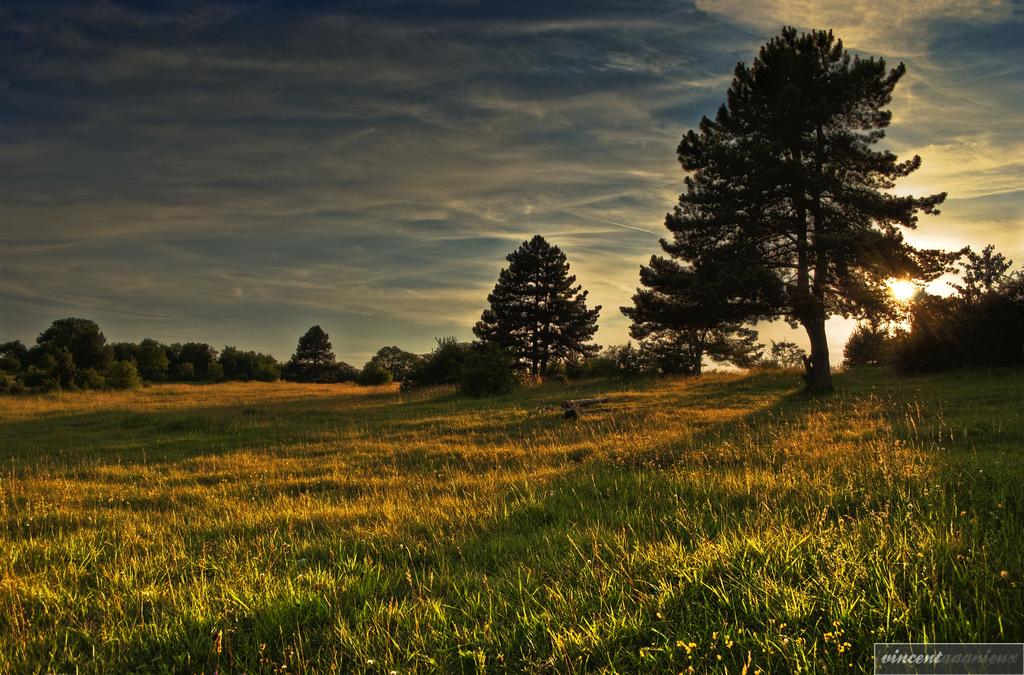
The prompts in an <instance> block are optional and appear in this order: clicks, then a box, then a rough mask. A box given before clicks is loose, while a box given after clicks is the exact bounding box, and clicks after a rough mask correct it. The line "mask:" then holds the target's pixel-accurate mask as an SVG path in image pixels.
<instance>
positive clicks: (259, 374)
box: [253, 363, 281, 382]
mask: <svg viewBox="0 0 1024 675" xmlns="http://www.w3.org/2000/svg"><path fill="white" fill-rule="evenodd" d="M253 379H254V380H257V381H258V382H277V381H278V380H280V379H281V369H280V368H279V367H278V366H277V365H276V364H273V363H263V364H260V366H259V367H258V368H257V369H256V373H255V375H254V376H253Z"/></svg>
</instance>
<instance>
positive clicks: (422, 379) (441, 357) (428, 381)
mask: <svg viewBox="0 0 1024 675" xmlns="http://www.w3.org/2000/svg"><path fill="white" fill-rule="evenodd" d="M469 350H470V345H469V344H468V343H466V342H459V341H458V340H456V339H455V338H453V337H447V338H438V339H437V347H435V348H434V351H432V352H430V353H429V354H427V355H426V357H424V359H423V361H422V362H420V363H419V364H418V365H417V366H416V367H415V368H413V370H412V371H411V372H410V373H409V375H408V376H407V377H406V379H405V380H403V381H402V389H412V388H415V387H434V386H437V385H442V384H455V383H457V382H458V381H459V370H460V369H461V368H462V364H463V362H464V361H465V360H466V357H467V356H468V354H469Z"/></svg>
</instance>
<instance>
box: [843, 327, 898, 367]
mask: <svg viewBox="0 0 1024 675" xmlns="http://www.w3.org/2000/svg"><path fill="white" fill-rule="evenodd" d="M894 339H895V338H894V336H893V335H891V334H890V333H889V330H888V329H887V328H885V327H883V326H879V325H877V324H861V325H859V326H857V327H856V328H855V329H854V331H853V332H852V333H850V338H849V339H848V340H847V341H846V346H845V347H843V365H844V366H846V367H847V368H857V367H859V366H877V365H880V364H883V363H888V362H889V361H891V360H892V350H893V342H894Z"/></svg>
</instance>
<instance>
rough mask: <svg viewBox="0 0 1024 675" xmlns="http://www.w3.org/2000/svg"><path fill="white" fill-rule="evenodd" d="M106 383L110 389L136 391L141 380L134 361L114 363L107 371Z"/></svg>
mask: <svg viewBox="0 0 1024 675" xmlns="http://www.w3.org/2000/svg"><path fill="white" fill-rule="evenodd" d="M106 383H107V386H108V387H110V388H111V389H138V388H139V387H141V386H142V378H141V377H139V370H138V368H136V367H135V362H134V361H114V362H113V363H112V364H110V367H109V368H108V369H107V379H106Z"/></svg>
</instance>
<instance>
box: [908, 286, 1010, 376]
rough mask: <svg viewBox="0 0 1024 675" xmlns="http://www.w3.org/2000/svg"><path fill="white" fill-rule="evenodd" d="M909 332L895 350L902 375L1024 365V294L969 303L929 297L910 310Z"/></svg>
mask: <svg viewBox="0 0 1024 675" xmlns="http://www.w3.org/2000/svg"><path fill="white" fill-rule="evenodd" d="M910 326H911V328H910V333H909V334H908V335H907V336H906V337H905V338H904V339H902V340H900V342H899V344H898V345H897V346H896V348H895V350H894V359H893V361H894V363H895V365H896V368H897V369H898V370H899V371H901V372H905V373H927V372H935V371H939V370H947V369H950V368H960V367H965V366H981V367H988V366H1015V365H1016V366H1019V365H1024V293H1022V294H1021V295H1013V294H1010V293H995V292H993V293H988V294H985V295H983V296H981V297H978V298H977V299H974V298H972V299H970V300H968V299H965V298H957V297H952V298H940V297H936V296H931V295H925V296H922V297H920V298H918V300H917V301H916V302H915V303H914V306H913V307H912V308H911V323H910Z"/></svg>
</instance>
